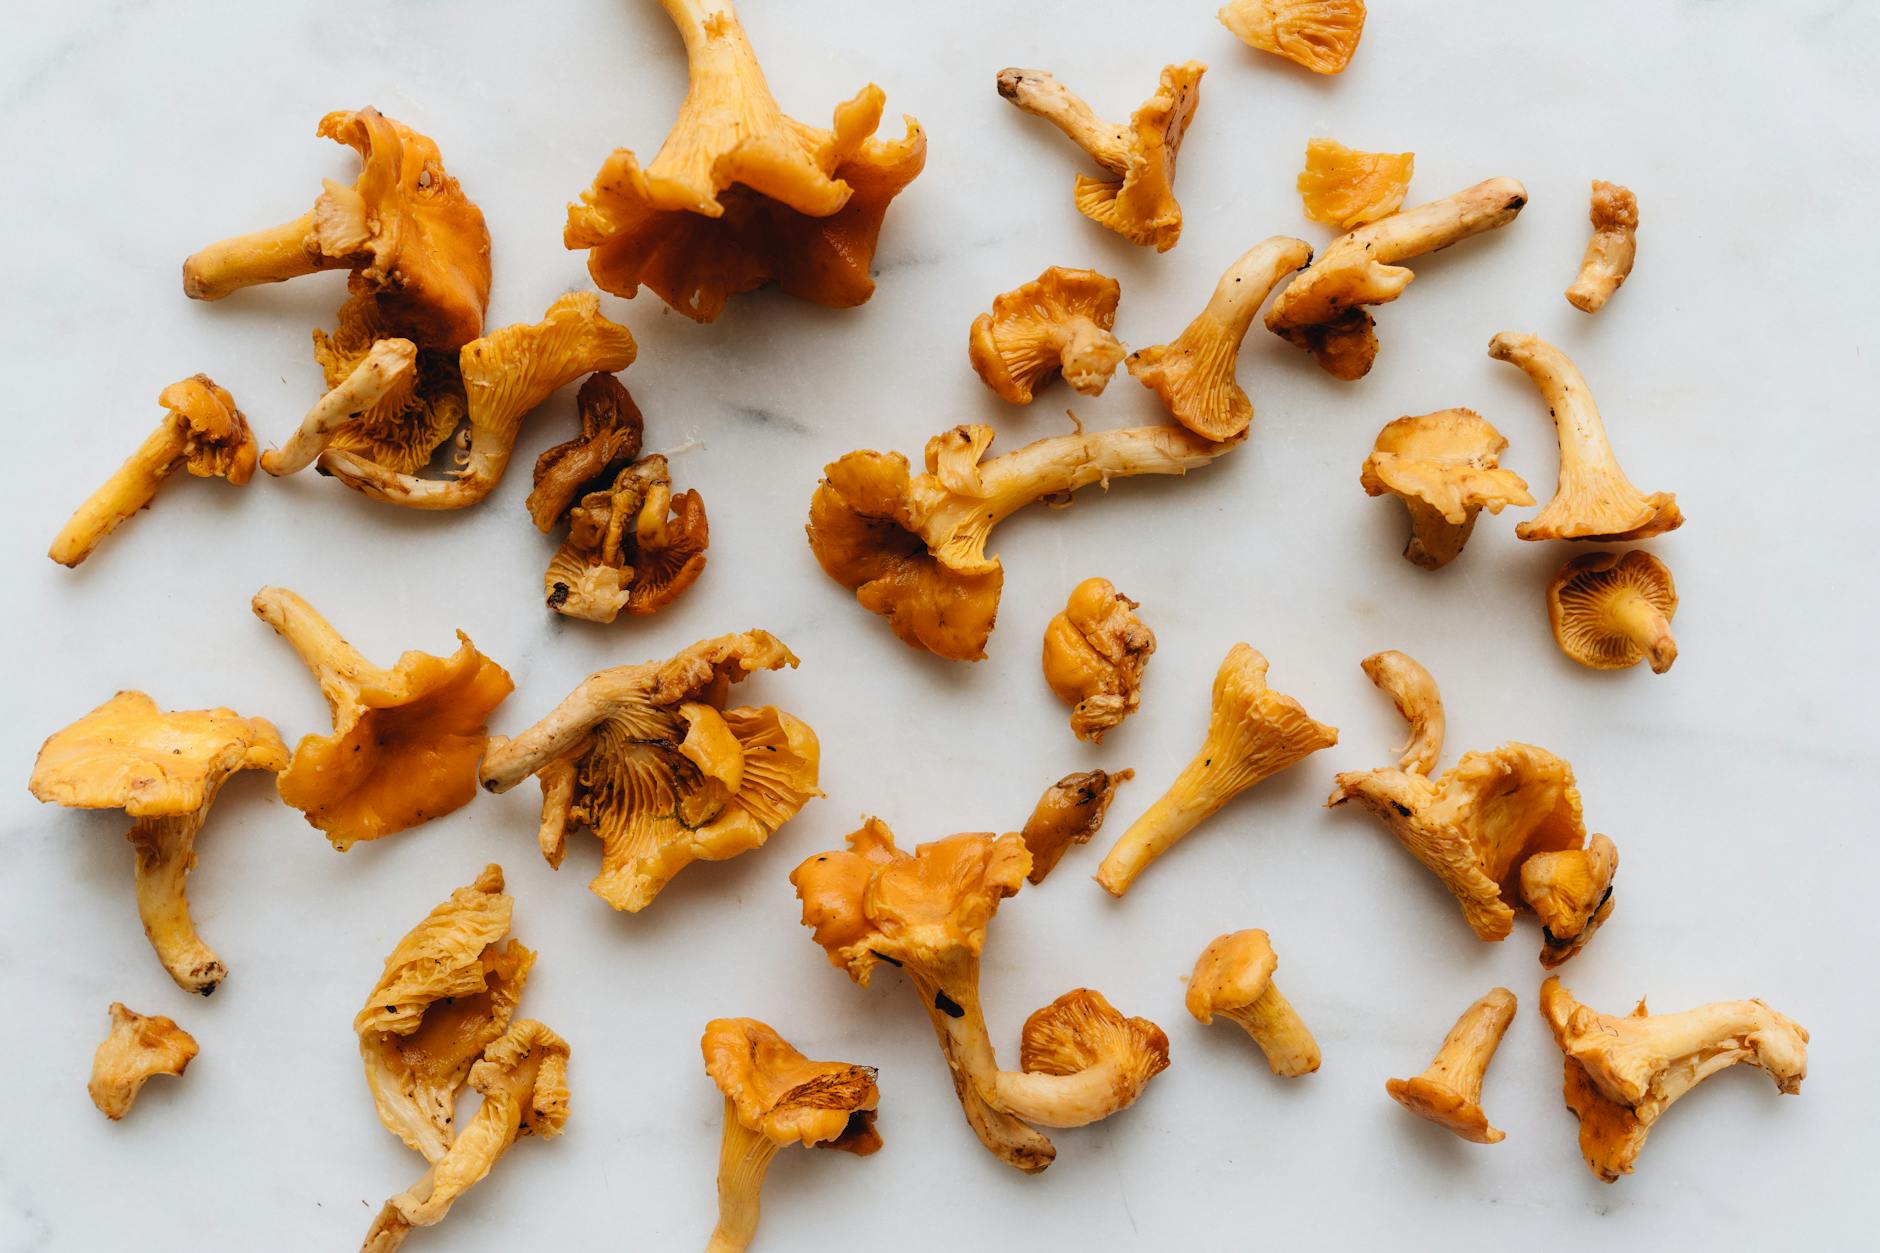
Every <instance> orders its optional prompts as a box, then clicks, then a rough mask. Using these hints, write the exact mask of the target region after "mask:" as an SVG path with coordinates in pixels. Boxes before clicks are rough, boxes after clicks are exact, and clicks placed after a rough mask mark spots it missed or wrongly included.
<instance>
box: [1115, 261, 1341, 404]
mask: <svg viewBox="0 0 1880 1253" xmlns="http://www.w3.org/2000/svg"><path fill="white" fill-rule="evenodd" d="M1311 260H1312V247H1311V245H1309V244H1307V243H1306V242H1305V241H1304V240H1303V239H1293V238H1291V237H1289V236H1286V235H1275V236H1273V237H1272V238H1271V239H1267V240H1262V241H1261V242H1260V243H1257V244H1255V245H1254V246H1253V247H1252V248H1249V249H1248V250H1247V251H1246V252H1245V253H1243V254H1241V257H1240V259H1239V260H1238V261H1236V262H1234V264H1233V265H1231V266H1229V267H1228V268H1227V273H1225V274H1223V275H1221V281H1220V282H1219V283H1217V284H1215V287H1214V294H1213V295H1212V296H1210V297H1209V298H1208V303H1207V307H1205V308H1204V309H1202V310H1201V312H1200V313H1199V314H1197V315H1196V316H1195V320H1194V321H1192V322H1190V323H1189V324H1188V326H1187V329H1185V330H1183V331H1182V333H1181V334H1180V335H1179V336H1177V337H1176V338H1175V339H1174V340H1172V341H1171V342H1169V343H1166V344H1156V345H1154V346H1153V347H1150V348H1138V349H1137V350H1136V351H1135V352H1133V353H1131V354H1129V372H1130V373H1131V374H1133V375H1135V376H1136V381H1137V382H1139V383H1141V384H1142V385H1143V386H1144V387H1146V388H1148V389H1149V390H1150V391H1152V392H1154V393H1155V394H1156V395H1157V396H1158V397H1160V398H1161V401H1162V405H1163V407H1164V408H1165V409H1167V410H1168V411H1169V413H1170V414H1172V415H1173V416H1174V418H1175V420H1176V421H1177V422H1180V423H1181V424H1182V425H1183V426H1185V427H1187V428H1188V429H1189V430H1191V431H1193V432H1194V433H1195V434H1197V435H1199V436H1201V437H1202V438H1203V439H1211V440H1233V439H1239V438H1240V437H1241V435H1243V434H1244V433H1245V432H1246V430H1247V427H1248V425H1249V424H1250V423H1251V422H1252V421H1253V402H1252V401H1250V400H1248V399H1247V393H1246V392H1245V391H1244V390H1242V388H1241V386H1240V383H1239V381H1238V379H1237V378H1236V377H1235V375H1236V372H1237V370H1238V368H1239V365H1240V345H1241V342H1242V341H1243V340H1245V339H1246V338H1247V330H1248V328H1249V327H1251V326H1252V325H1253V319H1254V316H1255V315H1256V314H1258V313H1259V312H1260V306H1261V305H1262V304H1263V303H1265V301H1266V298H1267V295H1268V293H1270V292H1271V291H1272V290H1273V288H1274V287H1275V286H1276V285H1277V284H1278V283H1279V281H1280V280H1281V279H1283V278H1285V277H1286V276H1287V275H1288V274H1291V273H1292V272H1293V271H1295V270H1297V269H1299V268H1300V267H1301V266H1303V265H1306V264H1307V263H1308V262H1310V261H1311Z"/></svg>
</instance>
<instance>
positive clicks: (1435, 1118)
mask: <svg viewBox="0 0 1880 1253" xmlns="http://www.w3.org/2000/svg"><path fill="white" fill-rule="evenodd" d="M1384 1090H1385V1091H1386V1092H1388V1093H1390V1096H1391V1099H1392V1100H1394V1101H1396V1102H1397V1104H1399V1105H1401V1106H1403V1107H1404V1108H1405V1109H1407V1110H1409V1111H1410V1112H1411V1113H1413V1114H1415V1115H1416V1116H1417V1117H1418V1118H1427V1119H1428V1120H1429V1121H1431V1122H1433V1123H1436V1124H1437V1125H1438V1126H1441V1127H1447V1128H1448V1129H1449V1130H1451V1131H1453V1132H1455V1133H1456V1134H1457V1135H1459V1136H1461V1137H1462V1138H1463V1139H1464V1140H1472V1141H1474V1142H1475V1143H1476V1144H1499V1143H1500V1142H1501V1141H1502V1140H1503V1139H1505V1138H1506V1137H1505V1136H1504V1134H1503V1133H1502V1132H1501V1131H1499V1130H1497V1129H1496V1128H1494V1127H1492V1126H1490V1125H1489V1122H1488V1115H1487V1114H1484V1113H1483V1112H1482V1107H1481V1106H1480V1105H1478V1104H1476V1103H1475V1102H1474V1101H1471V1100H1470V1099H1469V1098H1468V1097H1466V1096H1464V1095H1463V1094H1462V1093H1460V1092H1458V1091H1456V1090H1455V1089H1454V1088H1452V1087H1450V1086H1449V1085H1448V1084H1446V1083H1438V1082H1436V1081H1435V1080H1433V1079H1431V1078H1429V1077H1428V1076H1427V1075H1418V1076H1417V1077H1416V1078H1414V1079H1389V1080H1386V1081H1385V1083H1384Z"/></svg>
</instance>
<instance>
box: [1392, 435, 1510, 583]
mask: <svg viewBox="0 0 1880 1253" xmlns="http://www.w3.org/2000/svg"><path fill="white" fill-rule="evenodd" d="M1507 446H1508V441H1507V440H1506V439H1505V438H1504V437H1503V436H1502V433H1501V432H1500V431H1497V430H1496V429H1495V428H1494V427H1493V426H1491V425H1489V423H1488V420H1487V419H1486V418H1484V417H1483V416H1482V415H1481V414H1479V413H1476V412H1475V411H1474V410H1472V409H1442V410H1439V411H1437V412H1436V413H1426V414H1423V415H1421V416H1420V417H1409V418H1398V419H1397V420H1396V421H1394V422H1388V423H1386V424H1385V425H1384V429H1383V430H1381V431H1379V432H1378V433H1377V441H1376V443H1374V444H1373V445H1372V447H1371V455H1370V456H1369V457H1367V458H1365V462H1364V469H1363V471H1362V472H1361V473H1360V474H1359V476H1358V482H1359V483H1360V484H1361V485H1363V487H1364V490H1365V494H1366V495H1370V496H1382V495H1384V494H1385V493H1386V492H1388V493H1390V494H1391V495H1392V496H1395V497H1396V498H1397V499H1399V500H1401V501H1403V503H1404V508H1405V509H1407V510H1409V512H1410V540H1409V542H1408V543H1406V544H1405V545H1404V550H1403V555H1404V557H1405V558H1406V559H1408V560H1409V561H1411V562H1413V563H1415V564H1416V565H1419V566H1422V567H1423V568H1424V569H1425V570H1437V569H1441V568H1442V567H1443V566H1446V565H1448V564H1449V563H1450V562H1451V561H1454V560H1455V559H1456V558H1457V557H1458V556H1460V555H1461V554H1462V547H1463V545H1464V544H1467V543H1468V542H1469V536H1470V534H1472V533H1473V532H1474V530H1475V518H1476V515H1477V514H1479V513H1481V511H1482V510H1484V509H1487V510H1488V511H1489V512H1490V513H1500V512H1501V511H1502V510H1503V509H1504V508H1506V507H1507V506H1509V505H1531V504H1533V503H1534V497H1533V496H1531V495H1529V494H1528V489H1527V484H1526V483H1525V482H1523V481H1522V479H1521V476H1520V475H1518V474H1516V473H1515V472H1514V471H1513V470H1504V469H1502V468H1501V466H1500V464H1499V462H1498V457H1499V454H1500V453H1501V451H1502V450H1503V449H1504V448H1506V447H1507Z"/></svg>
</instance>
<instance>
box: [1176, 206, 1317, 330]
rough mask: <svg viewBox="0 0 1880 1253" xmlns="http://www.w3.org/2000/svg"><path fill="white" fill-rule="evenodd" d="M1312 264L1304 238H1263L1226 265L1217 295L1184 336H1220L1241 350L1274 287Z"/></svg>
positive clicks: (1203, 308) (1218, 285) (1216, 290)
mask: <svg viewBox="0 0 1880 1253" xmlns="http://www.w3.org/2000/svg"><path fill="white" fill-rule="evenodd" d="M1310 264H1312V245H1310V244H1308V243H1306V242H1305V241H1304V240H1303V239H1294V238H1292V237H1291V236H1290V235H1275V236H1273V237H1272V238H1270V239H1264V240H1261V241H1260V242H1259V243H1257V244H1255V245H1254V246H1253V247H1251V248H1249V249H1247V251H1245V252H1243V253H1242V254H1240V257H1239V258H1238V259H1237V260H1236V261H1235V262H1234V264H1232V265H1230V266H1228V267H1227V271H1226V272H1225V273H1224V274H1222V275H1221V281H1220V282H1218V283H1216V284H1215V285H1214V294H1213V295H1211V296H1209V297H1208V303H1207V304H1206V305H1205V306H1203V307H1202V310H1201V313H1200V314H1199V315H1198V316H1197V317H1196V318H1195V320H1194V321H1193V322H1191V323H1189V324H1188V329H1187V330H1186V331H1184V332H1183V333H1182V336H1181V338H1182V339H1187V338H1189V336H1190V335H1193V336H1194V337H1195V338H1196V339H1200V338H1202V337H1203V336H1204V335H1205V336H1206V337H1208V338H1219V339H1220V340H1221V342H1223V343H1231V344H1232V345H1233V346H1234V348H1235V350H1236V351H1238V350H1239V348H1240V341H1241V340H1243V339H1245V338H1246V337H1247V331H1248V330H1249V329H1251V328H1252V326H1253V319H1254V318H1255V317H1256V316H1258V314H1259V312H1260V306H1261V305H1263V304H1265V303H1266V298H1267V297H1268V296H1269V295H1271V294H1272V291H1273V288H1274V287H1276V286H1278V284H1279V281H1280V280H1281V279H1283V278H1285V277H1286V276H1287V275H1288V274H1291V273H1293V272H1294V271H1295V270H1299V269H1303V268H1304V267H1305V266H1308V265H1310ZM1177 342H1178V343H1179V342H1180V341H1177Z"/></svg>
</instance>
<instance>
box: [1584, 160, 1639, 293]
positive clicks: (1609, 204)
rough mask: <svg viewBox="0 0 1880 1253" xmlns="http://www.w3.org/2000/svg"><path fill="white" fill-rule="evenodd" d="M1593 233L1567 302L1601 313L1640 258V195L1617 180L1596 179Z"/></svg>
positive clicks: (1592, 214) (1587, 243)
mask: <svg viewBox="0 0 1880 1253" xmlns="http://www.w3.org/2000/svg"><path fill="white" fill-rule="evenodd" d="M1591 217H1592V219H1593V237H1592V238H1591V239H1589V240H1587V241H1586V255H1585V256H1584V257H1583V258H1581V260H1580V273H1579V277H1577V278H1575V279H1574V280H1573V286H1571V287H1569V288H1567V303H1568V304H1570V305H1572V306H1573V307H1574V308H1575V309H1578V310H1580V311H1581V312H1582V313H1598V312H1599V311H1600V310H1601V309H1603V308H1605V307H1606V302H1607V301H1608V300H1611V299H1612V294H1613V293H1614V292H1616V291H1618V290H1619V285H1620V284H1621V283H1623V282H1625V280H1626V276H1627V275H1628V274H1630V273H1631V272H1632V263H1633V261H1635V260H1636V259H1637V258H1638V197H1636V196H1634V195H1633V194H1632V192H1631V190H1630V189H1629V188H1625V187H1621V186H1619V184H1617V183H1607V182H1602V181H1600V180H1599V179H1594V180H1593V208H1592V212H1591Z"/></svg>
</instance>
